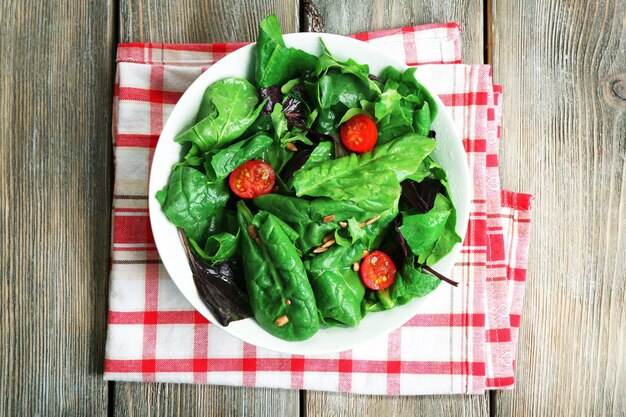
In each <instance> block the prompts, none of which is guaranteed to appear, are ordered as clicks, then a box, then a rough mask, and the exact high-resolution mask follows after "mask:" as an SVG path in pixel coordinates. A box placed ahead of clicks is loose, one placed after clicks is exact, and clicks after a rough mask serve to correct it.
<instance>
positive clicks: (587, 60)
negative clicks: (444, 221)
mask: <svg viewBox="0 0 626 417" xmlns="http://www.w3.org/2000/svg"><path fill="white" fill-rule="evenodd" d="M492 13H493V23H494V25H493V29H494V37H493V39H494V44H493V53H494V57H493V62H494V77H495V81H496V82H498V83H501V84H503V85H504V127H503V133H502V141H503V142H502V152H501V166H502V179H503V185H504V186H506V187H510V188H512V189H520V190H526V191H529V192H532V193H534V194H535V195H536V197H537V202H536V207H535V213H534V216H533V217H534V220H533V226H532V244H531V250H530V268H529V274H528V287H527V292H526V301H525V303H524V304H525V307H524V314H523V317H522V327H521V339H520V344H519V354H518V359H517V385H516V387H515V389H514V390H513V391H511V392H504V393H497V394H496V395H495V398H496V400H497V401H496V404H497V406H496V415H497V416H502V417H506V416H592V415H593V416H624V415H626V292H625V291H626V290H625V288H626V286H625V285H624V282H625V279H626V256H624V255H625V254H626V2H624V1H578V2H571V1H559V0H549V1H525V2H512V1H502V0H493V11H492Z"/></svg>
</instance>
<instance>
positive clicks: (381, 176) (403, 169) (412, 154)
mask: <svg viewBox="0 0 626 417" xmlns="http://www.w3.org/2000/svg"><path fill="white" fill-rule="evenodd" d="M434 147H435V142H434V141H433V140H432V139H428V138H425V137H422V136H419V135H415V134H409V135H405V136H402V137H400V138H398V139H395V140H393V141H391V142H389V143H387V144H384V145H381V146H379V147H376V148H374V150H373V151H371V152H367V153H364V154H362V155H359V156H357V155H355V154H351V155H348V156H346V157H343V158H339V159H335V160H332V161H327V162H323V163H321V164H319V165H316V166H314V167H311V168H309V169H300V170H298V171H296V172H295V174H294V176H293V179H294V181H293V185H294V188H295V190H296V195H297V196H303V195H310V196H324V197H329V198H331V199H333V200H337V201H341V200H349V201H352V202H354V203H356V204H357V205H359V206H360V207H361V208H363V209H365V210H367V211H371V212H381V211H383V210H385V209H388V208H389V207H391V206H392V205H393V202H394V201H395V200H397V198H398V197H399V196H400V184H399V181H402V180H403V179H404V178H406V177H407V176H408V175H410V174H412V173H414V172H415V170H416V169H417V167H418V166H419V164H420V163H421V162H422V160H423V159H424V158H425V157H426V156H427V155H428V154H429V153H430V152H432V151H433V149H434Z"/></svg>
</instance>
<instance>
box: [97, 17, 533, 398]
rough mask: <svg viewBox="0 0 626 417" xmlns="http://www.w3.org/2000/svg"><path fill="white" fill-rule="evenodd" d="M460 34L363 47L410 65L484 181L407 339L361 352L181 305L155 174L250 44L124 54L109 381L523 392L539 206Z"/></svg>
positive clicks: (429, 33) (384, 36) (449, 31)
mask: <svg viewBox="0 0 626 417" xmlns="http://www.w3.org/2000/svg"><path fill="white" fill-rule="evenodd" d="M459 32H460V29H459V27H458V26H457V25H456V24H454V23H448V24H435V25H426V26H415V27H406V28H402V29H397V30H385V31H379V32H369V33H363V34H358V35H355V36H354V37H355V38H357V39H360V40H362V41H365V42H369V43H370V44H372V45H374V46H376V47H378V48H381V49H383V50H384V51H385V52H386V53H388V54H391V55H394V56H395V57H396V58H398V59H401V60H403V61H405V62H407V64H409V65H417V66H418V77H420V79H424V80H426V81H428V85H429V86H432V88H433V89H434V92H435V93H436V94H438V95H439V97H440V98H441V99H442V100H443V102H444V103H445V104H446V106H448V108H449V109H450V111H451V113H452V116H453V119H454V121H455V123H456V126H457V128H458V131H459V133H460V136H461V138H462V140H463V145H464V146H465V149H466V151H467V155H468V162H469V167H470V172H471V173H472V176H473V187H474V189H473V201H472V212H471V215H470V221H469V228H468V233H467V237H466V239H465V242H464V244H463V249H462V252H461V255H460V257H459V260H458V262H457V264H456V266H455V267H454V269H453V272H452V274H451V275H452V278H453V279H455V280H457V281H459V282H460V285H459V287H458V288H453V287H451V286H449V285H445V284H443V285H441V286H440V287H439V288H438V289H437V290H436V291H435V292H433V293H432V294H430V295H428V296H427V297H426V298H425V306H424V308H423V309H422V310H421V311H423V312H424V313H421V314H418V315H416V316H415V317H413V318H412V319H411V320H409V322H408V323H406V324H405V325H404V326H402V327H401V328H399V329H398V330H396V331H394V332H392V333H391V334H389V335H386V336H383V337H380V338H378V339H376V340H373V341H371V342H368V343H366V344H364V345H361V346H358V347H356V348H354V349H352V350H348V351H344V352H339V353H336V354H326V355H322V356H299V355H289V354H283V353H278V352H273V351H270V350H266V349H262V348H258V347H256V346H253V345H251V344H248V343H244V342H242V341H240V340H238V339H236V338H235V337H233V336H230V335H229V334H227V333H225V332H224V331H222V330H221V329H219V328H218V327H217V326H215V325H212V324H211V323H209V322H208V321H207V320H206V319H205V318H204V317H203V316H201V315H200V314H199V313H197V312H196V311H195V310H194V309H193V307H192V306H191V305H190V304H189V303H188V302H187V301H186V300H185V298H184V297H183V296H182V295H181V294H180V293H179V291H178V290H177V288H176V286H175V285H174V283H173V281H172V280H171V279H170V277H169V276H168V274H167V272H166V271H165V269H164V267H163V265H162V263H161V261H160V259H159V255H158V253H157V250H156V247H155V244H154V240H153V237H152V233H151V230H150V224H149V219H148V174H149V168H150V163H151V160H152V156H153V152H154V148H155V146H156V143H157V140H158V138H159V134H160V132H161V129H162V128H163V125H164V122H165V120H166V119H167V117H168V115H169V114H170V112H171V110H172V108H173V107H174V105H175V104H176V102H177V100H178V99H179V98H180V96H181V95H182V93H183V92H184V91H185V89H186V88H187V87H188V86H189V84H191V82H192V81H193V80H195V79H196V78H197V77H198V76H199V75H200V74H201V73H202V72H203V71H204V70H206V69H207V68H208V67H209V66H210V65H211V64H213V63H214V62H215V61H217V60H218V59H220V58H221V57H223V56H224V55H225V54H227V53H229V52H232V51H233V50H235V49H237V48H239V47H241V46H242V45H243V44H209V45H204V44H193V45H164V44H124V45H120V46H119V48H118V71H117V79H116V84H115V102H114V107H113V111H114V126H113V129H114V145H115V188H114V199H113V204H114V207H113V243H112V256H111V258H112V259H111V262H112V267H111V284H110V301H109V318H108V323H109V327H108V339H107V345H106V358H105V378H106V379H111V380H124V381H161V382H186V383H196V384H223V385H244V386H263V387H278V388H294V389H308V390H330V391H345V392H354V393H367V394H390V395H397V394H406V395H415V394H451V393H481V392H483V391H484V390H485V389H494V388H510V387H512V385H513V381H514V380H513V371H514V366H515V365H514V361H515V345H516V341H517V329H518V327H519V323H520V312H521V307H522V297H523V293H524V282H525V275H526V261H527V253H528V244H529V236H528V232H529V226H530V205H531V200H532V197H531V196H529V195H526V194H518V193H513V192H510V191H501V189H500V182H499V172H498V146H499V138H500V121H501V92H502V91H501V88H500V87H498V86H494V85H493V84H492V79H491V68H490V67H488V66H484V65H463V64H461V48H460V37H459V35H460V33H459Z"/></svg>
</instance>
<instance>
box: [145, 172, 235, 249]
mask: <svg viewBox="0 0 626 417" xmlns="http://www.w3.org/2000/svg"><path fill="white" fill-rule="evenodd" d="M228 197H229V194H228V190H227V188H226V185H225V183H224V181H219V182H215V183H210V182H209V181H208V178H207V177H206V175H204V174H203V173H202V172H200V171H198V170H197V169H194V168H191V167H186V166H182V165H179V166H177V167H176V168H174V170H173V171H172V174H171V176H170V180H169V183H168V185H167V186H166V187H165V188H164V189H163V190H161V191H159V192H158V193H157V199H158V200H159V202H160V203H161V208H162V209H163V212H164V213H165V215H166V216H167V218H168V219H169V220H170V221H171V222H172V223H173V224H174V225H175V226H177V227H180V228H182V229H183V230H184V231H185V234H186V235H187V237H189V238H190V239H193V240H195V241H196V242H204V241H206V239H207V237H208V236H209V235H210V234H212V233H215V232H216V231H218V230H219V229H220V223H221V219H222V215H223V210H222V209H223V208H224V206H225V205H226V202H227V201H228Z"/></svg>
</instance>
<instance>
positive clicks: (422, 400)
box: [304, 392, 489, 417]
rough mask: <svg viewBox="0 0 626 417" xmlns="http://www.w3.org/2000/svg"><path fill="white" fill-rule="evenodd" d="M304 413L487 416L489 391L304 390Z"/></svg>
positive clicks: (315, 416) (322, 416) (321, 416)
mask: <svg viewBox="0 0 626 417" xmlns="http://www.w3.org/2000/svg"><path fill="white" fill-rule="evenodd" d="M305 410H306V411H305V413H304V415H305V416H307V417H343V416H394V417H404V416H407V417H408V416H416V415H419V416H423V417H431V416H432V417H440V416H465V417H475V416H481V417H483V416H489V396H488V395H473V396H462V395H454V396H452V395H447V396H443V395H438V396H434V395H433V396H422V397H388V396H372V395H354V394H345V393H335V392H333V393H322V392H307V393H306V401H305Z"/></svg>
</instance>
